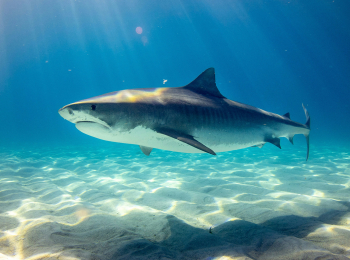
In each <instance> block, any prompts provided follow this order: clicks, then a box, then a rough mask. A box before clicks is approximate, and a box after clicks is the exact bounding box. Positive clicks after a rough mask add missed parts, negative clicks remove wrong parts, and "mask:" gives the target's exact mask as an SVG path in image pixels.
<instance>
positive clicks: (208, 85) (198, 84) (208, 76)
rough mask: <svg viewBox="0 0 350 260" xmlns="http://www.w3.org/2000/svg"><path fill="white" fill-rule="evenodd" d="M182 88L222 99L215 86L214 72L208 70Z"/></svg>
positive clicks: (212, 69) (211, 69)
mask: <svg viewBox="0 0 350 260" xmlns="http://www.w3.org/2000/svg"><path fill="white" fill-rule="evenodd" d="M183 88H186V89H189V90H192V91H193V92H196V93H198V94H202V95H208V94H209V95H211V96H214V97H219V98H224V96H223V95H221V93H220V91H219V89H218V88H217V86H216V84H215V70H214V68H209V69H207V70H205V71H204V72H202V74H200V75H199V76H198V77H197V78H196V79H195V80H194V81H192V82H191V83H190V84H188V85H186V86H184V87H183Z"/></svg>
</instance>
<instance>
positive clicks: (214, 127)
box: [58, 68, 310, 160]
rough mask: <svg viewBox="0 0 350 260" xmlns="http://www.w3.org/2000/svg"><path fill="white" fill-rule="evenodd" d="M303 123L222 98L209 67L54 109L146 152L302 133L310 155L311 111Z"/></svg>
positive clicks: (224, 146)
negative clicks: (179, 81)
mask: <svg viewBox="0 0 350 260" xmlns="http://www.w3.org/2000/svg"><path fill="white" fill-rule="evenodd" d="M302 107H303V109H304V112H305V116H306V123H305V124H301V123H298V122H295V121H292V120H291V118H290V114H289V113H286V114H284V115H278V114H274V113H271V112H267V111H264V110H262V109H259V108H256V107H253V106H250V105H246V104H243V103H239V102H236V101H233V100H230V99H227V98H226V97H224V96H223V95H222V94H221V93H220V91H219V90H218V88H217V86H216V82H215V70H214V68H209V69H207V70H205V71H204V72H203V73H201V74H200V75H199V76H198V77H197V78H196V79H195V80H193V81H192V82H191V83H189V84H188V85H185V86H183V87H169V88H168V87H165V88H137V89H125V90H120V91H115V92H111V93H107V94H103V95H100V96H96V97H92V98H88V99H84V100H81V101H78V102H75V103H72V104H69V105H66V106H64V107H62V108H61V109H59V111H58V112H59V114H60V115H61V116H62V117H63V118H64V119H66V120H68V121H70V122H72V123H74V124H75V126H76V128H77V129H78V130H79V131H81V132H83V133H84V134H87V135H90V136H92V137H95V138H99V139H102V140H106V141H110V142H119V143H127V144H134V145H139V146H140V148H141V151H142V152H143V153H144V154H145V155H147V156H148V155H150V153H151V151H152V149H153V148H157V149H162V150H168V151H174V152H181V153H208V154H211V155H216V154H217V153H220V152H227V151H231V150H238V149H243V148H247V147H260V148H261V147H263V145H265V144H266V143H271V144H273V145H275V146H277V147H278V148H281V144H280V138H281V137H285V138H287V139H288V140H289V141H290V142H291V143H292V144H293V137H294V136H295V135H297V134H302V135H304V136H305V138H306V144H307V152H306V160H308V158H309V134H310V116H309V113H308V111H307V109H306V108H305V106H304V105H303V104H302Z"/></svg>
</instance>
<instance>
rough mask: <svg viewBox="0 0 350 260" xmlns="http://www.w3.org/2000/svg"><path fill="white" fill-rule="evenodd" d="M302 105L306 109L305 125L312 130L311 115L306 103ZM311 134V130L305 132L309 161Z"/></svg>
mask: <svg viewBox="0 0 350 260" xmlns="http://www.w3.org/2000/svg"><path fill="white" fill-rule="evenodd" d="M302 105H303V109H304V112H305V116H306V123H305V125H306V126H307V128H309V130H310V115H309V112H307V110H306V108H305V106H304V104H302ZM309 134H310V131H309V132H308V133H307V134H304V136H305V138H306V145H307V152H306V161H307V159H309V151H310V142H309Z"/></svg>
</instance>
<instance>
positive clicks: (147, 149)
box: [140, 145, 153, 156]
mask: <svg viewBox="0 0 350 260" xmlns="http://www.w3.org/2000/svg"><path fill="white" fill-rule="evenodd" d="M140 148H141V151H142V152H143V153H144V154H145V155H147V156H149V155H150V153H151V152H152V149H153V148H152V147H147V146H142V145H140Z"/></svg>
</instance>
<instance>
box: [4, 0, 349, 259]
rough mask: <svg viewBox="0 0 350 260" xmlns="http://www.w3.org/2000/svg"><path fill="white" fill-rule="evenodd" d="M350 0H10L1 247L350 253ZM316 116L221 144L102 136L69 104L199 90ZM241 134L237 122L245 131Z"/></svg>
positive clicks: (221, 255)
mask: <svg viewBox="0 0 350 260" xmlns="http://www.w3.org/2000/svg"><path fill="white" fill-rule="evenodd" d="M349 10H350V2H349V1H346V0H308V1H297V0H295V1H294V0H274V1H262V0H246V1H244V0H237V1H236V0H217V1H212V0H202V1H199V0H168V1H156V0H154V1H153V0H150V1H142V0H128V1H127V0H110V1H107V0H101V1H93V0H50V1H44V0H17V1H7V0H0V104H1V108H2V112H1V113H0V118H1V127H0V259H16V260H17V259H30V260H34V259H65V260H66V259H67V260H68V259H69V260H73V259H75V260H77V259H103V260H104V259H106V260H107V259H108V260H112V259H208V260H209V259H221V260H224V259H225V260H226V259H237V260H238V259H239V260H243V259H258V260H263V259H276V260H277V259H350V149H349V148H350V135H349V133H350V102H349V99H350V48H349V46H350V26H349V25H350V16H349ZM210 67H214V68H215V72H216V85H217V87H218V89H219V91H220V92H221V93H222V94H223V95H224V96H225V97H227V98H228V99H231V100H234V101H238V102H241V103H245V104H249V105H252V106H255V107H258V108H261V109H263V110H266V111H270V112H273V113H277V114H279V115H283V114H285V113H287V112H289V113H290V114H291V119H292V120H293V121H296V122H300V123H303V124H304V123H305V122H306V119H305V115H304V111H303V109H302V104H304V105H305V106H306V108H307V110H308V111H309V113H310V117H311V132H310V157H309V160H308V161H307V162H306V161H305V155H306V143H305V138H304V137H303V136H301V135H300V136H296V137H295V140H294V145H292V144H290V143H289V141H288V140H287V139H285V138H282V139H283V140H281V146H282V149H281V150H280V149H278V148H277V147H275V146H273V145H271V144H266V145H265V146H264V147H263V148H261V149H259V148H256V147H255V148H253V147H252V148H247V149H243V150H236V151H230V152H224V153H218V154H217V156H212V155H210V154H186V153H176V152H169V151H163V150H158V149H154V150H153V151H152V153H151V155H150V156H145V155H144V154H143V153H142V152H141V150H140V148H139V147H138V146H136V145H128V144H119V143H112V142H106V141H102V140H99V139H96V138H93V137H91V136H88V135H85V134H83V133H81V132H80V131H78V130H77V129H76V128H75V126H74V125H73V124H71V123H69V122H68V121H66V120H64V119H63V118H62V117H61V116H60V115H59V114H58V110H59V109H60V108H62V107H63V106H65V105H67V104H70V103H73V102H76V101H79V100H82V99H86V98H90V97H94V96H98V95H101V94H105V93H108V92H113V91H118V90H123V89H131V88H158V87H179V86H185V85H187V84H188V83H190V82H191V81H192V80H193V79H195V78H196V77H197V76H198V75H199V74H200V73H201V72H203V71H204V70H206V69H207V68H210ZM233 131H234V129H233Z"/></svg>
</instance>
